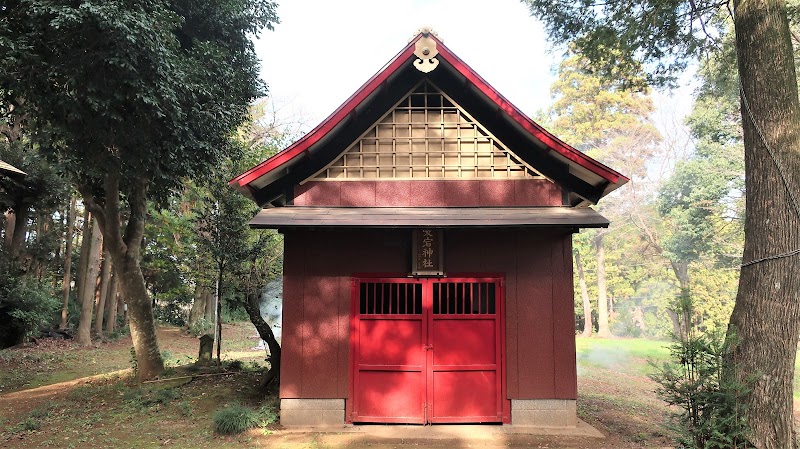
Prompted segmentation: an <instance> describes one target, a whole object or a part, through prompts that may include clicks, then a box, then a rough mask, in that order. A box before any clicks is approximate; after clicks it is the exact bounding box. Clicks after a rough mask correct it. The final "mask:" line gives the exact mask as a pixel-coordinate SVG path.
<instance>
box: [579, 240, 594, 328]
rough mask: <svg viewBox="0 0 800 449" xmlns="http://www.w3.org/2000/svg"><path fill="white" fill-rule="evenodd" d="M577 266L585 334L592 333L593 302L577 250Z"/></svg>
mask: <svg viewBox="0 0 800 449" xmlns="http://www.w3.org/2000/svg"><path fill="white" fill-rule="evenodd" d="M575 267H576V268H577V269H578V282H579V284H580V287H581V299H582V300H583V333H582V334H581V335H583V336H584V337H590V336H591V335H592V304H591V303H590V302H589V292H587V291H586V277H585V276H584V275H583V264H582V263H581V255H580V253H578V252H577V251H575Z"/></svg>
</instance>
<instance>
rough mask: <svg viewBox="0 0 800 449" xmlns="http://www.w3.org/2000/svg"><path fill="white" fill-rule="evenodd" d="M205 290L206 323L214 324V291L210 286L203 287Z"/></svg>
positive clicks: (215, 311) (215, 308)
mask: <svg viewBox="0 0 800 449" xmlns="http://www.w3.org/2000/svg"><path fill="white" fill-rule="evenodd" d="M205 292H206V323H208V324H209V325H214V324H215V323H216V320H215V318H214V317H215V316H216V314H217V303H216V301H214V292H212V291H211V289H210V288H208V287H206V288H205Z"/></svg>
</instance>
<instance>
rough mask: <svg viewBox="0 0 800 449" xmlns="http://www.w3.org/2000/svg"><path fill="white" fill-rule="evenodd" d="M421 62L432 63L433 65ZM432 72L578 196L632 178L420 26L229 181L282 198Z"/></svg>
mask: <svg viewBox="0 0 800 449" xmlns="http://www.w3.org/2000/svg"><path fill="white" fill-rule="evenodd" d="M418 47H424V48H425V50H420V48H418ZM429 47H433V48H432V53H431V54H430V59H429V56H421V55H422V53H421V51H431V49H430V48H429ZM415 52H416V53H417V54H415ZM424 54H426V55H428V53H424ZM421 58H425V60H424V61H423V59H421ZM417 65H420V66H425V65H427V67H426V68H425V70H427V71H423V70H422V69H419V68H418V67H417ZM426 77H427V78H428V79H429V80H430V81H432V82H433V83H435V84H436V85H437V86H439V88H441V89H442V91H444V92H446V93H447V94H448V95H449V96H450V97H452V98H453V99H454V100H455V101H457V102H458V103H459V104H460V105H461V106H462V107H464V108H465V109H467V110H468V111H469V112H470V114H472V115H473V117H475V119H476V120H478V121H479V122H480V123H481V124H482V125H483V126H485V127H487V128H489V129H490V130H491V132H492V133H493V134H494V135H495V136H497V137H498V138H499V139H500V140H502V141H503V142H504V143H505V144H506V145H507V146H508V147H509V148H512V149H513V151H514V153H515V154H517V155H518V156H519V157H520V158H521V159H523V160H524V161H525V162H526V163H528V164H530V165H531V166H532V167H534V168H536V170H537V171H539V172H541V173H542V174H543V175H545V176H547V177H548V178H550V179H552V180H553V181H555V182H556V183H557V184H559V185H560V186H561V187H562V188H565V189H567V190H569V192H570V203H571V204H573V205H586V204H588V203H597V202H598V201H599V200H600V198H602V197H603V196H605V195H606V194H608V193H609V192H611V191H612V190H614V189H616V188H618V187H619V186H621V185H623V184H625V183H626V182H628V178H627V177H625V176H623V175H622V174H620V173H618V172H616V171H614V170H613V169H611V168H609V167H607V166H605V165H603V164H601V163H600V162H598V161H596V160H594V159H592V158H590V157H589V156H587V155H585V154H583V153H581V152H580V151H578V150H576V149H575V148H573V147H571V146H569V145H568V144H566V143H564V142H562V141H561V140H559V139H558V138H557V137H555V136H553V135H552V134H550V133H549V132H547V131H546V130H545V129H544V128H542V127H541V126H539V125H538V124H537V123H536V122H534V121H533V120H531V119H530V117H528V116H526V115H525V114H523V113H522V111H520V110H519V109H518V108H517V107H516V106H514V105H513V104H511V102H509V101H508V100H507V99H506V98H505V97H503V96H502V95H501V94H500V93H499V92H497V90H495V89H494V88H493V87H492V86H490V85H489V84H488V83H487V82H486V81H485V80H484V79H483V78H481V76H480V75H478V74H477V73H475V71H474V70H472V68H470V67H469V66H468V65H467V64H466V63H464V62H463V61H462V60H461V59H459V58H458V56H456V55H455V54H454V53H452V52H451V51H450V50H449V49H448V48H447V47H446V46H445V45H444V44H443V43H442V41H441V40H439V39H438V38H437V37H436V36H435V35H434V34H432V33H429V32H421V33H420V34H418V35H417V36H416V37H414V39H412V40H411V42H409V44H408V45H406V47H405V48H403V49H402V50H401V51H400V53H398V54H397V55H396V56H395V57H394V58H392V60H391V61H389V63H388V64H386V65H385V66H384V67H383V68H382V69H381V70H380V71H378V73H376V74H375V75H374V76H373V77H372V78H370V79H369V80H368V81H367V82H366V83H365V84H364V85H363V86H361V88H360V89H358V91H356V92H355V93H354V94H353V95H352V96H351V97H350V98H348V99H347V101H345V102H344V104H342V105H341V106H339V108H338V109H336V110H335V111H334V112H333V113H332V114H331V115H330V116H329V117H328V118H326V119H325V120H323V121H322V123H320V124H319V125H318V126H317V127H316V128H314V129H313V130H311V131H310V132H309V133H308V134H306V135H305V136H303V137H302V138H301V139H299V140H298V141H296V142H295V143H293V144H292V145H290V146H289V147H288V148H286V149H284V150H283V151H281V152H279V153H277V154H276V155H274V156H272V157H271V158H269V159H267V160H265V161H264V162H262V163H260V164H258V165H257V166H255V167H253V168H251V169H250V170H247V171H246V172H244V173H242V174H241V175H239V176H237V177H236V178H234V179H232V180H231V181H230V182H229V184H230V185H231V186H233V187H234V188H236V189H237V190H239V191H240V192H242V193H244V194H246V195H248V196H250V197H251V198H253V199H254V200H255V201H256V202H258V203H259V204H260V205H262V206H263V205H266V204H268V203H274V204H281V203H282V202H283V201H282V200H283V199H285V196H286V195H287V194H288V193H287V192H290V190H291V189H292V188H293V187H294V186H295V185H297V184H299V183H301V182H303V181H305V180H306V179H307V178H309V177H310V176H312V175H313V174H314V173H316V172H317V171H318V170H319V169H321V168H322V167H324V166H325V165H326V164H327V163H329V162H331V161H332V160H333V159H334V158H335V157H337V156H338V155H339V154H341V153H342V152H343V151H344V150H345V149H346V148H347V146H348V145H350V144H351V143H352V142H353V141H354V140H355V139H357V138H358V136H359V135H360V134H361V133H363V132H364V131H365V130H366V129H367V128H368V127H369V126H371V125H372V124H373V123H374V122H375V121H376V120H378V119H379V118H380V117H381V115H382V114H383V113H385V112H386V111H387V110H388V109H389V108H391V107H392V105H394V104H395V103H396V102H397V101H399V100H400V98H401V97H402V96H403V95H405V94H406V93H407V92H408V90H409V89H410V88H411V87H413V86H414V85H415V84H417V83H419V82H420V81H421V80H422V79H424V78H426Z"/></svg>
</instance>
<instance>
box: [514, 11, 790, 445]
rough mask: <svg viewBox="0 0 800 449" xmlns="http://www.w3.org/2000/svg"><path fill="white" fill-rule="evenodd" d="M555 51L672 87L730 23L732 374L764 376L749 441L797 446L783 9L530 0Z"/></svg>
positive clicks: (750, 414) (631, 79)
mask: <svg viewBox="0 0 800 449" xmlns="http://www.w3.org/2000/svg"><path fill="white" fill-rule="evenodd" d="M524 1H525V3H526V4H528V5H529V7H530V10H531V13H532V14H533V15H535V16H536V17H538V18H540V19H541V20H542V21H543V22H544V24H545V27H546V28H547V30H548V32H549V34H550V36H551V38H552V39H553V40H554V41H555V42H573V43H574V44H575V45H576V46H577V47H578V48H579V49H580V50H581V52H582V53H583V54H584V55H586V56H587V57H588V58H589V59H590V60H591V61H592V67H593V68H594V70H596V71H597V72H598V73H601V74H603V75H605V76H608V77H612V78H620V77H622V78H623V79H625V80H626V81H627V82H628V83H629V84H632V85H636V84H643V83H649V82H652V83H656V84H664V83H668V82H670V81H674V75H675V73H676V71H678V70H680V69H682V68H684V67H685V66H686V64H687V62H688V61H690V60H692V59H693V58H695V57H696V56H697V55H698V54H699V53H700V52H701V51H702V50H703V49H705V48H709V47H713V46H719V45H720V42H721V37H722V36H724V34H725V32H726V25H725V24H726V17H727V16H728V15H731V16H732V18H733V31H734V36H735V39H734V42H735V44H734V49H735V54H736V60H737V68H738V74H739V91H740V100H741V105H742V108H741V115H742V127H743V142H744V154H745V168H746V170H745V173H746V177H745V185H746V200H747V201H746V214H745V216H746V219H745V231H744V232H745V243H744V255H743V261H744V263H743V264H742V267H741V275H740V278H739V288H738V293H737V297H736V304H735V306H734V310H733V314H732V315H731V320H730V326H729V334H728V338H729V339H730V345H729V346H728V347H729V351H728V353H727V355H726V358H727V362H728V363H727V365H726V366H727V367H728V369H729V372H728V373H727V374H728V375H730V376H733V377H735V378H736V379H738V380H739V381H741V382H744V381H745V379H746V377H748V376H749V375H750V374H752V373H758V376H757V377H756V379H755V382H754V384H753V388H752V391H751V392H750V393H749V394H748V395H746V396H745V397H744V400H745V401H746V405H747V407H746V414H747V416H746V418H747V420H748V425H749V428H750V429H751V435H750V436H751V440H752V443H753V444H754V445H755V446H756V447H758V448H790V447H797V446H798V442H797V439H796V438H795V433H794V421H793V416H792V404H793V400H792V397H793V396H792V393H793V385H792V379H793V376H794V361H795V356H796V351H797V341H798V338H800V301H798V298H797V294H798V292H800V277H798V276H797V275H796V273H797V272H798V271H799V270H800V199H798V194H797V192H800V101H799V100H798V89H797V77H796V71H795V60H794V49H793V48H792V36H791V31H790V22H789V17H796V15H797V7H796V5H795V4H794V3H790V4H787V2H786V1H785V0H734V1H733V4H732V6H733V8H732V9H728V8H726V7H730V6H731V4H730V3H729V2H717V1H715V0H695V1H690V2H684V1H676V0H644V1H641V2H637V3H630V2H606V3H602V4H590V3H587V2H575V3H572V2H561V1H558V0H524Z"/></svg>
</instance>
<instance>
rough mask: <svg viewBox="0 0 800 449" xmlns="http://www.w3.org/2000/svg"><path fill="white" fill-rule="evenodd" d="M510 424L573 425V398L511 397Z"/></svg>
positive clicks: (531, 425)
mask: <svg viewBox="0 0 800 449" xmlns="http://www.w3.org/2000/svg"><path fill="white" fill-rule="evenodd" d="M511 424H512V425H513V426H525V427H546V428H553V427H564V428H566V427H575V426H577V425H578V416H577V414H576V405H575V400H574V399H512V400H511Z"/></svg>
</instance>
